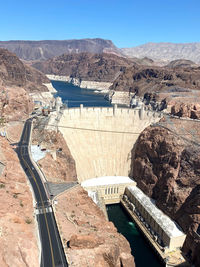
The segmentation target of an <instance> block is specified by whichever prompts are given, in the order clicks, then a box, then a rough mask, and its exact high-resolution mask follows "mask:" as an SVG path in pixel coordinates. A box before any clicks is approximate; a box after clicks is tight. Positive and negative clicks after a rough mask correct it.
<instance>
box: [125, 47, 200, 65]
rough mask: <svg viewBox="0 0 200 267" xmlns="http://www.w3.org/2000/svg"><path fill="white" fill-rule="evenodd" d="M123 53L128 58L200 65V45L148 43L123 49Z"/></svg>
mask: <svg viewBox="0 0 200 267" xmlns="http://www.w3.org/2000/svg"><path fill="white" fill-rule="evenodd" d="M121 52H122V53H123V54H124V55H126V56H128V57H139V58H141V57H148V58H151V59H153V60H155V61H160V60H161V61H166V62H169V61H172V60H176V59H189V60H192V61H194V62H195V63H200V43H182V44H174V43H147V44H144V45H139V46H136V47H132V48H122V49H121Z"/></svg>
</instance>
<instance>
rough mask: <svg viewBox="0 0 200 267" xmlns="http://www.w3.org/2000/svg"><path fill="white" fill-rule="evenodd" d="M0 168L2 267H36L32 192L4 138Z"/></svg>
mask: <svg viewBox="0 0 200 267" xmlns="http://www.w3.org/2000/svg"><path fill="white" fill-rule="evenodd" d="M15 141H16V140H15ZM0 165H1V168H0V169H1V170H0V266H21V267H23V266H24V267H29V266H30V267H33V266H35V267H37V266H39V249H38V246H37V232H36V227H37V226H36V225H37V223H36V221H35V219H34V217H33V212H34V211H33V199H32V195H31V191H30V188H29V185H28V183H27V178H26V176H25V174H24V172H23V170H22V168H21V165H20V163H19V160H18V157H17V155H16V153H15V152H14V151H13V148H12V147H11V145H10V144H9V142H8V141H7V140H6V139H5V138H3V137H0Z"/></svg>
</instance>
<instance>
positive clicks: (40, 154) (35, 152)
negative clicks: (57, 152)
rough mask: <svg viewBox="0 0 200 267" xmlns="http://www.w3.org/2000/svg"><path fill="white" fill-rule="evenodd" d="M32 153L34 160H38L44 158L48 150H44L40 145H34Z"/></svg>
mask: <svg viewBox="0 0 200 267" xmlns="http://www.w3.org/2000/svg"><path fill="white" fill-rule="evenodd" d="M31 154H32V158H33V160H34V161H35V162H37V161H38V160H40V159H43V158H44V157H45V155H46V151H42V150H41V149H40V147H38V146H37V145H32V146H31Z"/></svg>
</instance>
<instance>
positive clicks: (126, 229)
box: [52, 81, 163, 267]
mask: <svg viewBox="0 0 200 267" xmlns="http://www.w3.org/2000/svg"><path fill="white" fill-rule="evenodd" d="M52 85H53V86H54V88H55V89H56V90H57V91H58V93H57V95H58V96H60V97H61V98H62V100H63V102H65V103H66V104H68V107H79V106H80V104H83V105H84V106H88V107H91V106H100V107H109V106H111V104H110V103H109V102H108V101H106V100H105V99H104V97H103V95H99V94H96V93H94V91H92V90H87V89H86V90H84V89H81V88H80V87H78V86H74V85H72V84H69V83H65V82H59V81H52ZM107 212H108V217H109V220H110V221H112V222H113V223H114V224H115V226H116V228H117V229H118V232H120V233H121V234H123V235H124V236H125V237H126V239H127V240H128V241H129V243H130V246H131V249H132V254H133V256H134V258H135V263H136V267H161V266H163V265H162V264H161V263H160V262H159V260H158V258H157V257H156V255H155V253H154V251H153V250H152V249H151V247H150V246H149V244H148V243H147V242H146V240H145V238H144V237H143V235H142V234H141V233H140V232H139V230H138V229H137V228H136V226H135V224H134V223H133V222H132V221H131V219H130V218H129V217H128V215H127V214H126V213H125V211H124V210H123V208H122V207H121V206H120V205H108V206H107ZM130 267H131V266H130Z"/></svg>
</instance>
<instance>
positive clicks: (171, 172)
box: [131, 120, 200, 266]
mask: <svg viewBox="0 0 200 267" xmlns="http://www.w3.org/2000/svg"><path fill="white" fill-rule="evenodd" d="M191 123H192V124H191ZM163 125H164V128H162V127H148V128H146V129H145V130H144V131H143V132H142V133H141V135H140V137H139V139H138V141H137V144H136V145H135V147H134V149H133V151H132V168H131V176H132V177H133V178H134V179H135V180H136V182H137V184H138V186H139V187H140V188H141V189H142V190H143V191H144V192H145V194H147V195H148V196H149V197H152V198H153V199H155V200H156V205H157V206H158V207H159V208H160V209H161V210H163V211H164V212H165V213H166V214H167V215H169V216H170V217H171V218H172V219H174V220H175V221H177V223H178V224H179V225H180V226H181V227H182V229H183V230H184V232H185V233H187V238H186V241H185V244H184V248H183V249H184V251H185V253H186V254H187V255H188V256H189V257H190V258H191V259H192V261H193V262H195V264H196V266H199V264H200V253H199V252H200V251H199V248H200V237H198V236H197V234H196V230H197V228H198V226H199V224H200V208H199V207H200V195H199V194H200V148H199V145H198V144H197V142H198V140H197V138H198V136H199V127H198V125H196V126H195V122H187V121H184V122H177V121H176V120H174V121H173V120H172V121H170V122H169V123H168V124H167V123H166V122H165V123H163ZM166 125H167V126H168V127H169V128H170V127H171V130H167V129H166V128H165V127H166ZM170 125H171V126H170ZM189 129H193V131H192V130H191V131H189ZM195 130H196V131H195ZM177 132H178V133H177Z"/></svg>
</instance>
